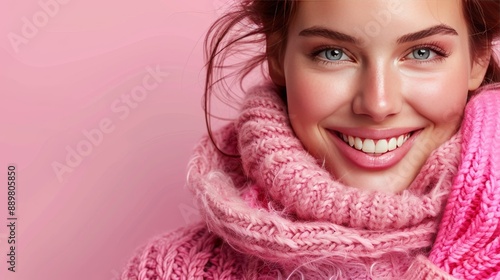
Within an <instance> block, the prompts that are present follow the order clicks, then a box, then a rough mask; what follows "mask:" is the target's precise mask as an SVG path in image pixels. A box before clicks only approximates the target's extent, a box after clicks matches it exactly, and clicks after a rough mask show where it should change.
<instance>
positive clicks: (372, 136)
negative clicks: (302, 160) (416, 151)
mask: <svg viewBox="0 0 500 280" xmlns="http://www.w3.org/2000/svg"><path fill="white" fill-rule="evenodd" d="M328 131H329V132H330V135H331V138H332V140H333V141H334V143H335V145H336V146H337V147H338V148H339V151H340V153H341V154H342V155H343V156H344V158H346V159H347V160H349V161H350V162H352V163H353V164H355V165H357V166H359V167H362V168H365V169H369V170H380V169H386V168H389V167H392V166H394V165H395V164H396V163H398V162H399V161H401V160H402V159H403V157H404V156H405V155H406V154H407V153H408V151H409V150H410V149H411V147H412V145H413V142H414V140H415V138H416V137H417V136H418V134H419V133H420V131H421V130H419V129H415V128H413V129H411V128H399V129H390V130H360V129H359V128H358V129H342V130H328ZM347 136H351V137H350V138H358V139H356V144H354V143H353V139H347V140H348V141H344V139H345V138H347ZM401 136H403V137H401ZM392 138H395V139H396V141H397V140H399V141H397V142H398V143H397V144H396V147H394V140H392V141H390V140H391V139H392ZM401 138H403V139H401ZM366 140H368V141H366ZM371 140H373V141H371ZM382 140H385V142H386V143H387V144H388V143H389V142H392V143H391V147H390V148H387V147H386V149H385V151H384V148H381V149H382V151H384V152H381V151H377V152H375V150H373V147H374V146H373V145H375V144H377V143H378V142H379V141H382ZM360 141H361V142H362V144H360V143H361V142H360ZM346 142H349V143H346ZM382 142H384V141H382ZM350 144H352V145H350ZM363 144H366V146H365V145H363ZM384 144H385V143H384ZM382 146H383V144H382ZM377 149H379V147H378V148H377ZM363 150H364V151H363Z"/></svg>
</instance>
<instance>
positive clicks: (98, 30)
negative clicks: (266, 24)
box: [0, 0, 225, 280]
mask: <svg viewBox="0 0 500 280" xmlns="http://www.w3.org/2000/svg"><path fill="white" fill-rule="evenodd" d="M58 1H59V2H56V0H41V1H40V3H51V5H41V4H40V3H39V2H38V1H34V0H32V1H18V0H16V1H14V0H4V1H1V2H0V11H1V12H0V20H1V23H2V24H0V34H3V35H4V36H3V37H2V38H3V40H1V41H0V44H1V47H2V48H1V51H0V65H1V67H0V114H1V116H0V129H1V130H0V174H1V175H0V182H1V183H0V184H1V186H2V188H0V279H7V280H11V279H22V280H32V279H43V280H45V279H51V280H59V279H72V280H80V279H81V280H84V279H85V280H88V279H92V280H94V279H105V280H113V279H118V273H119V272H121V270H122V268H123V266H124V265H125V264H126V261H127V260H128V259H130V257H131V256H132V254H133V252H134V249H135V248H137V247H138V246H140V245H143V244H145V243H146V242H147V241H148V240H149V239H150V238H152V237H153V236H155V235H157V234H160V233H162V232H165V231H167V230H171V229H174V228H177V227H179V226H183V225H186V224H188V223H190V222H194V221H196V220H197V219H198V216H197V210H196V207H195V206H194V204H193V203H192V199H191V195H190V194H189V192H188V191H187V190H186V188H185V174H186V164H187V161H188V158H189V156H190V155H191V151H192V148H193V146H194V144H195V143H196V142H197V140H198V139H199V137H201V135H202V134H203V133H204V132H205V127H204V120H203V114H202V110H201V93H202V89H203V74H204V71H203V70H202V69H203V68H202V67H203V56H202V41H203V36H204V34H205V32H206V30H207V28H208V26H209V24H210V23H211V22H212V21H213V20H214V19H215V17H216V16H217V14H220V13H221V9H222V8H223V7H224V5H225V4H224V2H225V0H195V1H189V0H173V1H172V0H162V1H160V0H147V1H123V0H122V1H118V0H105V1H97V0H86V1H81V0H64V1H63V0H58ZM148 69H150V70H149V71H148ZM151 69H153V70H156V69H157V70H156V71H159V72H160V75H158V74H156V75H152V74H151V73H150V71H151ZM146 87H147V89H146ZM131 96H133V97H132V98H131V99H127V98H130V97H131ZM134 97H135V99H134ZM88 135H91V136H88ZM89 139H90V140H89ZM91 140H92V141H91ZM78 154H81V155H78ZM9 164H15V165H16V166H17V170H18V178H17V184H18V185H17V209H16V216H17V217H18V221H17V228H16V230H17V236H16V238H17V263H16V268H17V272H16V273H11V272H8V271H7V263H6V260H7V256H6V254H7V244H6V238H7V237H8V233H7V227H6V224H7V220H6V216H7V209H6V208H7V207H6V201H7V197H6V196H7V190H6V183H7V176H6V173H7V166H8V165H9ZM55 166H56V167H58V168H59V169H60V168H61V167H63V166H65V167H64V168H65V169H61V170H60V171H59V172H57V171H56V170H55V169H54V167H55Z"/></svg>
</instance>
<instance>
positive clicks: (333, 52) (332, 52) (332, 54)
mask: <svg viewBox="0 0 500 280" xmlns="http://www.w3.org/2000/svg"><path fill="white" fill-rule="evenodd" d="M318 56H320V57H321V58H324V59H326V60H349V57H348V56H347V55H346V54H345V53H344V51H343V50H342V49H327V50H323V51H321V52H319V53H318Z"/></svg>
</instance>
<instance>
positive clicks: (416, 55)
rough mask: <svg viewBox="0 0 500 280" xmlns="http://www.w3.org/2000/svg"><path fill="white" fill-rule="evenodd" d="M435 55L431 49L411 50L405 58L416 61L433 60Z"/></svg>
mask: <svg viewBox="0 0 500 280" xmlns="http://www.w3.org/2000/svg"><path fill="white" fill-rule="evenodd" d="M436 55H437V53H436V52H435V51H433V50H432V49H431V48H417V49H414V50H412V51H411V53H410V54H408V56H407V58H412V59H416V60H428V59H432V58H434V57H435V56H436Z"/></svg>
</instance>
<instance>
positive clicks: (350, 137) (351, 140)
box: [348, 136, 354, 147]
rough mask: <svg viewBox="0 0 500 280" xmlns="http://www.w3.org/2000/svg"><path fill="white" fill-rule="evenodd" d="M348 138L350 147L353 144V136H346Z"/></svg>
mask: <svg viewBox="0 0 500 280" xmlns="http://www.w3.org/2000/svg"><path fill="white" fill-rule="evenodd" d="M348 140H349V146H351V147H352V146H353V145H354V137H352V136H349V137H348Z"/></svg>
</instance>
